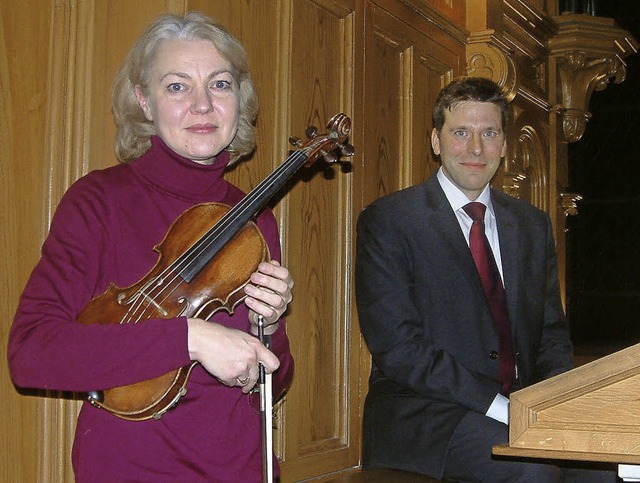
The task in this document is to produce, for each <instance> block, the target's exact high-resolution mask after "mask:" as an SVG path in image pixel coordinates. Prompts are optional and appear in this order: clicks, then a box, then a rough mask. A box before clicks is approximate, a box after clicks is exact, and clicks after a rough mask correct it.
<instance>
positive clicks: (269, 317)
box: [244, 260, 293, 335]
mask: <svg viewBox="0 0 640 483" xmlns="http://www.w3.org/2000/svg"><path fill="white" fill-rule="evenodd" d="M292 288H293V279H292V278H291V274H290V273H289V270H287V269H286V268H285V267H283V266H281V265H280V264H279V263H278V262H276V261H275V260H271V261H270V262H262V263H261V264H260V265H259V266H258V271H256V272H255V273H253V274H252V275H251V283H250V284H247V285H246V286H245V288H244V292H245V293H246V294H247V297H246V298H245V300H244V301H245V303H246V304H247V307H249V321H250V322H251V332H252V333H253V334H254V335H257V334H258V316H259V315H262V316H263V317H264V327H265V330H264V333H265V335H270V334H273V333H274V332H275V331H276V329H277V328H278V324H277V323H278V320H279V319H280V317H281V316H282V314H283V313H284V312H285V311H286V310H287V307H288V306H289V302H291V299H292V295H291V289H292Z"/></svg>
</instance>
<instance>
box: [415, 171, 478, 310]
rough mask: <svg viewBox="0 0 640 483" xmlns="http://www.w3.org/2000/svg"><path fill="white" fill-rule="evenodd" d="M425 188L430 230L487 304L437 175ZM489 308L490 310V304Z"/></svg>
mask: <svg viewBox="0 0 640 483" xmlns="http://www.w3.org/2000/svg"><path fill="white" fill-rule="evenodd" d="M425 188H426V195H427V202H426V204H425V206H426V207H428V208H427V209H429V208H430V209H431V211H430V213H428V214H427V220H426V222H427V226H428V228H429V230H432V231H433V233H434V234H435V235H436V236H438V237H439V238H440V239H441V240H442V242H441V243H442V247H443V250H445V251H448V252H449V255H450V258H451V260H453V261H454V263H456V264H457V265H458V267H459V268H460V271H461V272H462V273H463V275H464V276H465V277H466V279H467V280H468V281H469V283H470V284H471V285H472V286H473V287H474V290H475V292H476V294H477V295H478V297H479V299H480V300H481V301H482V303H484V304H486V299H485V296H484V290H483V288H482V282H481V281H480V277H479V275H478V271H477V269H476V266H475V263H474V262H473V257H472V256H471V251H470V250H469V246H468V245H467V242H466V241H465V238H464V235H463V234H462V230H461V229H460V224H459V223H458V220H457V218H456V215H455V213H454V212H453V210H452V209H451V205H450V204H449V201H447V197H446V196H445V194H444V191H442V188H441V187H440V183H438V181H437V179H436V177H435V176H433V177H431V178H430V179H429V180H428V181H427V182H426V183H425ZM487 310H489V306H488V305H487Z"/></svg>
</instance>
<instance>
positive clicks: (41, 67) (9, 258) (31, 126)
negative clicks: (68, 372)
mask: <svg viewBox="0 0 640 483" xmlns="http://www.w3.org/2000/svg"><path fill="white" fill-rule="evenodd" d="M50 3H51V2H50V1H45V0H34V1H33V2H28V3H27V2H16V1H14V0H0V103H1V105H2V109H0V141H1V143H2V149H1V150H0V197H1V206H2V208H1V211H0V224H1V226H2V229H1V230H0V260H1V266H2V270H0V290H1V294H2V298H1V301H0V408H1V409H0V480H1V481H36V480H37V479H38V471H39V467H40V464H41V458H40V457H39V455H41V454H42V442H43V438H42V433H43V431H42V429H43V428H42V426H41V421H40V420H39V419H38V417H37V416H36V415H37V414H38V413H39V412H41V411H42V407H43V400H42V399H40V398H37V397H33V396H30V395H28V394H29V393H28V392H26V391H24V392H22V393H19V392H17V391H16V390H15V389H14V386H13V384H12V383H11V379H10V378H9V373H8V371H7V365H6V360H7V359H6V347H7V339H8V335H9V329H10V327H11V321H12V319H13V315H14V313H15V309H16V305H17V301H18V296H19V295H20V292H21V289H22V286H23V285H24V283H25V282H26V280H27V277H28V275H29V273H30V272H31V269H32V268H33V260H34V259H35V258H36V257H37V256H38V253H39V249H40V243H41V241H42V234H43V232H44V229H43V223H42V221H41V220H42V218H43V204H42V202H43V199H44V198H45V197H46V184H43V179H44V176H43V170H44V168H46V165H47V164H48V163H47V156H46V149H45V143H44V132H45V129H46V122H45V119H46V109H47V83H48V78H47V70H46V66H47V64H48V60H47V59H48V50H49V45H50V38H49V30H50V22H51V19H50V15H49V13H50V12H49V10H50V5H49V4H50ZM25 19H29V22H28V24H27V25H25Z"/></svg>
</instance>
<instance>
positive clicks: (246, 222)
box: [77, 113, 354, 421]
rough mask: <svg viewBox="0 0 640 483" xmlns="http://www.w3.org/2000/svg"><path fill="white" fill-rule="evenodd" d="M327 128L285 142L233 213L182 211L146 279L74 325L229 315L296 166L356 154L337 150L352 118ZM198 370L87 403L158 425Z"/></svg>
mask: <svg viewBox="0 0 640 483" xmlns="http://www.w3.org/2000/svg"><path fill="white" fill-rule="evenodd" d="M327 128H328V130H329V132H327V133H324V134H318V131H317V129H316V128H315V127H314V126H309V127H308V128H307V130H306V135H307V138H308V141H307V142H306V143H303V142H302V141H301V140H300V139H297V138H290V140H289V141H290V142H291V144H293V145H294V146H296V147H298V148H299V149H297V150H295V151H294V152H293V153H292V154H291V155H290V156H289V157H288V158H287V159H286V160H285V162H284V163H282V164H281V165H280V166H278V167H277V168H276V169H275V171H274V172H273V173H271V174H270V175H269V176H267V178H265V179H264V180H263V181H261V182H260V184H259V185H258V186H256V188H254V189H253V190H252V191H251V192H250V193H249V194H247V195H246V196H245V197H244V198H243V199H242V200H240V202H239V203H238V204H237V205H236V206H234V207H233V208H229V207H228V206H226V205H223V204H221V203H204V204H201V205H196V206H194V207H192V208H190V209H188V210H187V211H185V212H184V213H183V214H182V215H180V216H179V217H178V219H177V220H176V221H175V222H174V223H173V224H172V225H171V228H170V229H169V231H168V232H167V234H166V235H165V238H164V240H163V241H162V242H161V243H160V244H159V245H158V246H156V247H155V248H154V249H155V250H156V251H157V252H158V254H159V258H158V262H157V264H156V265H155V266H154V267H153V268H152V269H151V270H150V271H149V273H147V274H146V275H145V276H144V277H143V278H142V279H141V280H140V281H139V282H137V283H135V284H133V285H131V286H129V287H126V288H120V287H117V286H115V285H113V284H112V285H110V286H109V288H108V289H107V291H106V292H105V293H103V294H102V295H100V296H98V297H96V298H95V299H93V300H91V302H89V304H88V305H87V307H85V309H84V310H83V311H82V313H81V314H80V315H79V316H78V319H77V321H78V322H79V323H82V324H114V323H119V324H137V323H144V321H145V320H149V319H158V318H161V319H171V318H175V317H181V316H184V317H190V318H200V319H204V320H209V319H210V318H211V317H212V316H213V315H214V314H215V313H216V312H218V311H221V310H224V311H226V312H228V313H230V314H231V313H233V310H234V308H235V307H236V306H237V305H238V304H239V303H240V302H241V301H242V300H243V299H244V297H245V294H244V290H243V288H244V287H245V286H246V285H247V283H248V282H249V279H250V277H251V274H252V273H254V272H255V271H256V270H257V268H258V265H259V264H260V262H262V261H268V260H269V250H268V247H267V244H266V242H265V240H264V238H263V236H262V234H261V233H260V230H259V229H258V227H257V226H256V225H255V224H254V223H253V222H252V220H253V218H254V217H255V216H257V214H258V213H259V212H260V210H261V209H262V208H263V207H264V206H265V205H266V203H267V201H269V200H270V199H271V198H272V197H273V196H274V195H275V194H276V193H277V192H278V191H279V190H280V189H282V187H283V186H284V185H285V183H286V182H287V180H288V179H289V178H290V177H291V176H292V175H293V174H294V173H295V172H296V171H297V170H298V169H299V168H300V167H302V166H310V165H312V164H313V163H314V162H315V161H316V160H317V159H320V158H323V159H326V160H328V161H331V162H335V161H337V157H336V156H335V155H334V154H333V153H332V151H333V150H335V149H337V148H339V149H340V151H341V153H342V154H343V155H345V156H351V155H352V154H353V152H354V150H353V146H351V145H349V144H342V143H343V142H344V141H345V140H346V138H347V136H348V134H349V132H350V130H351V120H350V119H349V118H348V117H347V116H346V115H345V114H342V113H340V114H336V115H335V116H333V117H332V118H331V119H330V120H329V122H328V124H327ZM195 364H196V363H195V362H194V363H193V364H191V365H189V366H185V367H181V368H179V369H177V370H175V371H172V372H170V373H168V374H165V375H163V376H160V377H156V378H154V379H150V380H148V381H141V382H138V383H135V384H130V385H127V386H121V387H116V388H107V389H104V390H102V391H91V392H90V393H89V394H88V396H89V401H90V402H91V404H92V405H94V406H95V407H98V408H102V409H105V410H107V411H109V412H111V413H112V414H114V415H115V416H118V417H120V418H123V419H128V420H132V421H143V420H146V419H150V418H154V419H159V418H160V417H161V416H162V414H164V413H165V412H166V411H167V410H168V409H170V408H172V407H173V406H174V405H175V404H177V402H178V401H179V399H180V397H182V396H183V395H184V394H186V390H187V388H186V385H187V381H188V379H189V375H190V374H191V370H192V369H193V367H194V366H195Z"/></svg>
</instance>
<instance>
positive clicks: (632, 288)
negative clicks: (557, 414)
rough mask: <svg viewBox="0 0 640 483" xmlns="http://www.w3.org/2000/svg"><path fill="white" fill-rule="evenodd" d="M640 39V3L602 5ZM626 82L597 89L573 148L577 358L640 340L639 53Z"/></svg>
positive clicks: (571, 232)
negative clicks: (578, 196) (577, 197)
mask: <svg viewBox="0 0 640 483" xmlns="http://www.w3.org/2000/svg"><path fill="white" fill-rule="evenodd" d="M595 13H596V15H597V16H599V17H609V18H614V19H615V20H616V22H617V23H618V25H620V27H622V28H623V29H625V30H627V31H628V32H629V33H631V34H632V35H633V36H634V37H635V38H636V39H637V40H640V2H638V1H637V0H606V1H600V2H597V5H596V11H595ZM625 62H626V63H627V78H626V80H625V81H624V82H622V83H621V84H612V83H611V84H610V85H609V86H608V87H607V88H606V89H605V90H604V91H601V92H594V94H593V96H592V98H591V101H590V109H589V110H590V111H591V113H592V114H593V118H592V119H591V121H589V123H588V124H587V128H586V131H585V134H584V136H583V138H582V139H581V140H580V141H578V142H576V143H572V144H570V145H569V154H568V155H569V183H570V186H569V191H570V192H573V193H579V194H581V195H583V197H584V199H583V200H582V201H580V202H579V204H578V215H577V216H570V217H569V218H568V219H567V229H568V232H567V315H568V318H569V323H570V325H571V330H572V338H573V341H574V344H575V346H576V354H578V355H579V356H580V355H581V356H584V357H586V358H594V357H599V356H602V355H606V354H609V353H611V352H615V351H616V350H619V349H621V348H624V347H628V346H630V345H633V344H635V343H638V342H640V245H639V242H638V239H639V238H640V223H639V222H638V221H639V219H640V214H639V213H640V187H639V186H638V179H640V148H639V145H640V53H639V54H634V55H631V56H629V57H628V58H627V59H625Z"/></svg>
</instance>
